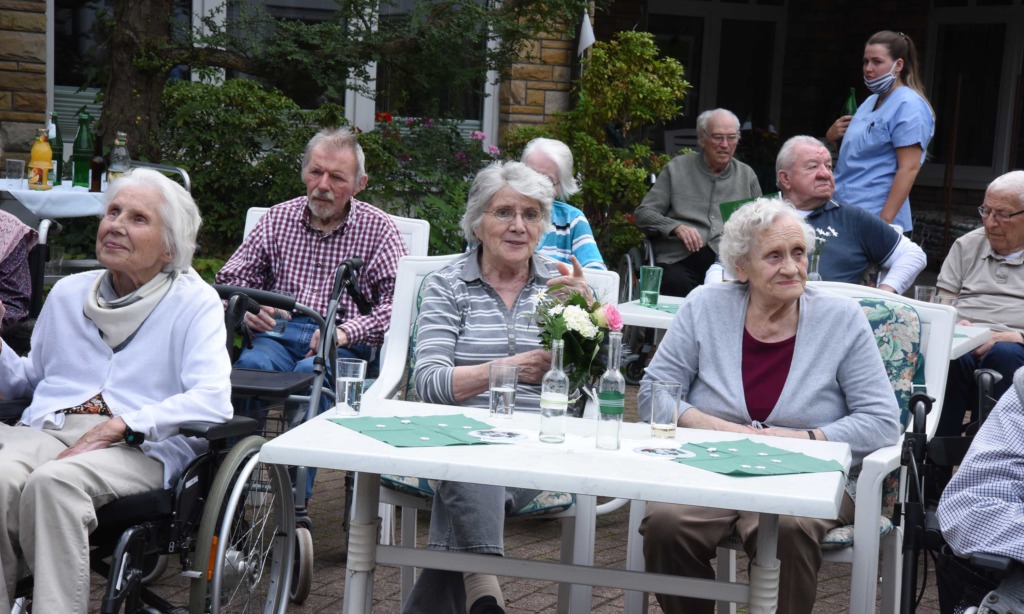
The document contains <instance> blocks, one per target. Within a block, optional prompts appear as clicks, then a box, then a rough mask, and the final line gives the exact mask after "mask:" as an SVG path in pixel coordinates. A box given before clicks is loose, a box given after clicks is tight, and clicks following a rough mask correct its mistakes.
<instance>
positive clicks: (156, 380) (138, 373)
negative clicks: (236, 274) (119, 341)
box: [0, 271, 232, 487]
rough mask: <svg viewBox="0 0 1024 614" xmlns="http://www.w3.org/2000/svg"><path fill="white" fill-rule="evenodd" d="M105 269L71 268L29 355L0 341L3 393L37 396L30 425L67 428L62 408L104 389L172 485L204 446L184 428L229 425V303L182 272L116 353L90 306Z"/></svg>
mask: <svg viewBox="0 0 1024 614" xmlns="http://www.w3.org/2000/svg"><path fill="white" fill-rule="evenodd" d="M100 273H101V271H89V272H86V273H80V274H78V275H72V276H70V277H67V278H65V279H63V280H61V281H60V282H58V283H57V284H56V285H55V286H54V287H53V289H52V290H51V291H50V294H49V296H48V297H47V300H46V304H45V305H44V307H43V311H42V313H41V314H40V315H39V319H38V320H37V322H36V325H35V329H34V330H33V333H32V351H31V352H30V353H29V355H28V356H26V357H24V358H22V357H19V356H17V355H16V354H15V353H14V352H13V351H12V350H11V349H10V348H9V347H7V345H6V344H4V345H3V346H2V349H0V395H3V397H4V398H8V399H11V398H27V397H30V396H31V397H32V404H31V405H29V407H28V408H27V409H26V410H25V412H24V413H23V414H22V417H21V422H22V423H24V424H26V425H28V426H30V427H33V428H44V427H46V428H61V427H63V425H64V415H63V414H61V413H58V412H59V411H60V410H62V409H66V408H68V407H73V406H75V405H79V404H81V403H84V402H85V401H88V400H89V399H91V398H92V397H94V396H96V394H98V393H101V392H102V393H103V400H104V401H105V402H106V404H107V406H108V407H109V408H110V411H111V413H112V414H113V415H114V416H120V417H121V418H122V419H123V420H124V422H125V424H127V425H128V426H129V427H130V428H131V429H132V430H134V431H138V432H140V433H143V434H145V436H146V441H145V443H143V444H142V451H143V452H144V453H145V454H146V455H147V456H149V457H151V458H155V459H156V460H159V461H161V462H162V463H163V464H164V483H165V486H166V487H169V486H170V484H171V482H172V480H173V478H174V477H175V476H177V475H178V474H179V473H180V472H181V471H182V469H184V467H185V465H186V464H187V463H188V462H189V461H191V460H192V459H193V458H195V456H196V455H197V454H198V453H199V452H200V451H202V450H203V448H204V447H205V442H202V441H201V440H198V439H195V438H187V437H184V436H182V435H179V434H178V427H179V425H180V424H181V423H183V422H187V421H190V420H203V421H209V422H224V421H226V420H228V419H229V418H230V417H231V415H232V409H231V361H230V358H229V357H228V353H227V348H226V347H225V344H224V341H225V334H226V333H225V328H224V311H223V307H222V305H221V301H220V299H219V298H218V296H217V293H216V291H214V290H213V288H212V287H211V286H210V285H209V284H207V283H206V282H204V281H203V280H202V279H201V278H199V277H198V276H196V275H194V274H183V275H179V276H178V277H177V278H176V279H175V281H174V284H173V285H172V286H171V289H170V290H169V291H168V293H167V295H166V296H164V298H163V300H161V301H160V303H159V304H158V305H157V306H156V308H155V309H154V310H153V312H152V313H151V314H150V315H149V317H148V318H147V319H146V321H145V322H144V323H143V325H142V326H141V327H140V328H139V330H138V332H137V334H136V335H135V337H134V338H133V339H132V340H131V342H130V343H129V344H128V345H127V346H126V347H124V348H123V349H122V350H120V351H119V352H117V353H114V352H113V350H111V349H110V347H109V346H107V344H106V343H105V342H104V341H103V339H102V338H101V337H100V332H99V329H98V328H97V327H96V325H95V324H93V322H92V321H91V320H89V319H88V318H86V317H85V314H84V312H83V305H84V303H85V299H86V296H87V295H88V293H89V291H90V289H91V288H92V286H93V283H94V281H95V280H96V277H97V276H98V275H100Z"/></svg>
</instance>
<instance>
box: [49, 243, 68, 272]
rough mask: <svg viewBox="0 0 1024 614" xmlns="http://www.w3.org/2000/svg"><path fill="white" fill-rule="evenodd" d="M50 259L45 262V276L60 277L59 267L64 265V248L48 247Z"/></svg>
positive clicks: (60, 246)
mask: <svg viewBox="0 0 1024 614" xmlns="http://www.w3.org/2000/svg"><path fill="white" fill-rule="evenodd" d="M49 251H50V259H49V260H47V262H46V274H47V275H60V271H61V267H62V266H63V265H64V246H63V245H50V246H49Z"/></svg>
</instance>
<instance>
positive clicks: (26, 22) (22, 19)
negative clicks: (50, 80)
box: [0, 0, 46, 157]
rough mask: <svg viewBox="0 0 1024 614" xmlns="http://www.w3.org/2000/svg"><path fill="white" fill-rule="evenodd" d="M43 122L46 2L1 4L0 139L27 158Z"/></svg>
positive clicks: (6, 147)
mask: <svg viewBox="0 0 1024 614" xmlns="http://www.w3.org/2000/svg"><path fill="white" fill-rule="evenodd" d="M45 122H46V1H45V0H0V139H3V143H4V150H5V151H4V156H7V155H9V153H10V152H20V153H24V154H25V155H26V157H27V154H28V151H29V149H30V148H31V146H32V140H33V138H34V137H35V130H36V128H40V127H42V126H43V124H44V123H45Z"/></svg>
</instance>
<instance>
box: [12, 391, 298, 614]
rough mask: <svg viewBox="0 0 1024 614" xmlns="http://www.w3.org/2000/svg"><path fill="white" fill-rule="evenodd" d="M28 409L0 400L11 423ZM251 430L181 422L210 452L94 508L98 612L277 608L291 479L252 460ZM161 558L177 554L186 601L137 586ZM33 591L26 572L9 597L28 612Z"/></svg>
mask: <svg viewBox="0 0 1024 614" xmlns="http://www.w3.org/2000/svg"><path fill="white" fill-rule="evenodd" d="M26 406H27V403H25V402H21V403H12V402H7V403H4V405H3V407H2V408H0V413H2V416H3V418H4V420H5V421H8V422H13V421H16V420H17V419H18V417H20V415H21V410H23V409H24V407H26ZM255 430H256V422H255V421H254V420H251V419H248V418H233V419H231V420H230V421H228V422H226V423H224V424H214V423H207V422H188V423H185V424H183V425H182V426H181V429H180V432H181V434H183V435H187V436H191V437H199V438H203V439H205V440H207V441H208V442H209V443H210V449H209V450H208V451H207V452H206V453H205V454H202V455H200V456H199V457H197V458H196V459H194V460H193V461H192V462H191V463H190V464H189V465H188V466H187V467H186V468H185V470H184V471H183V472H182V474H181V475H180V476H179V478H178V479H177V481H176V483H175V484H174V485H173V487H172V488H170V489H167V490H158V491H152V492H148V493H142V494H139V495H133V496H130V497H124V498H122V499H118V500H117V501H113V502H111V503H109V504H107V505H105V506H103V507H102V508H100V509H99V510H98V511H97V520H98V525H99V526H98V528H97V529H96V530H95V531H94V532H93V533H92V535H90V548H91V551H90V567H91V568H92V570H93V571H94V572H96V573H98V574H100V575H103V576H105V577H106V578H107V586H106V589H105V591H104V594H103V598H102V602H101V606H100V612H101V613H102V614H117V613H119V612H122V611H123V612H125V613H126V614H143V613H146V614H151V613H154V612H164V613H180V612H188V613H189V614H205V613H208V612H209V613H217V612H225V613H227V612H245V611H251V610H252V609H259V610H261V611H264V612H275V613H282V612H284V611H285V608H286V606H287V604H288V592H287V587H288V585H289V582H290V576H291V571H292V567H291V565H289V564H286V562H288V561H290V560H291V558H292V550H293V544H294V541H295V538H294V527H295V521H294V508H293V506H292V505H291V494H290V492H289V490H288V489H289V488H290V483H289V480H288V474H287V472H286V471H285V469H284V468H282V467H279V466H275V465H266V464H263V463H260V462H259V455H258V452H259V449H260V447H261V446H262V445H263V443H265V440H264V439H263V438H261V437H258V436H255V435H252V433H253V432H254V431H255ZM239 437H241V438H242V439H241V440H240V441H239V442H238V443H237V444H235V445H234V446H231V447H229V446H228V445H227V442H228V441H229V440H231V439H234V438H239ZM165 555H176V556H178V558H179V560H180V563H181V569H182V575H183V576H185V577H187V578H189V593H188V601H187V603H185V604H184V605H175V604H173V603H170V602H169V601H167V600H166V599H164V598H162V597H160V596H159V595H157V594H155V593H154V592H153V591H151V590H149V589H148V588H146V587H145V586H144V580H145V579H146V578H147V576H149V577H151V576H152V575H153V572H154V568H156V569H159V565H158V564H157V561H158V560H159V557H162V556H165ZM108 560H109V562H108ZM31 592H32V578H31V577H27V578H24V579H22V580H20V581H19V582H18V584H17V587H16V589H15V594H14V597H15V599H16V600H18V601H17V602H16V603H19V604H21V608H22V610H21V611H31V610H30V607H31V606H30V604H28V603H27V601H28V599H29V598H30V595H31Z"/></svg>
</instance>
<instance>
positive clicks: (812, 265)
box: [807, 254, 821, 281]
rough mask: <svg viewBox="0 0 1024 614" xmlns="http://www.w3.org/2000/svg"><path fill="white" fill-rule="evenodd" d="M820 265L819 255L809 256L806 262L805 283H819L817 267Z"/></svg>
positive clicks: (819, 275) (819, 277)
mask: <svg viewBox="0 0 1024 614" xmlns="http://www.w3.org/2000/svg"><path fill="white" fill-rule="evenodd" d="M820 264H821V254H811V255H810V258H809V259H808V261H807V281H821V273H819V272H818V266H819V265H820Z"/></svg>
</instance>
